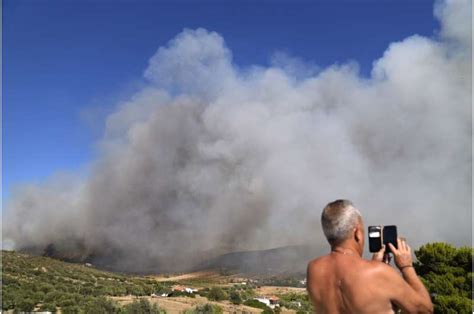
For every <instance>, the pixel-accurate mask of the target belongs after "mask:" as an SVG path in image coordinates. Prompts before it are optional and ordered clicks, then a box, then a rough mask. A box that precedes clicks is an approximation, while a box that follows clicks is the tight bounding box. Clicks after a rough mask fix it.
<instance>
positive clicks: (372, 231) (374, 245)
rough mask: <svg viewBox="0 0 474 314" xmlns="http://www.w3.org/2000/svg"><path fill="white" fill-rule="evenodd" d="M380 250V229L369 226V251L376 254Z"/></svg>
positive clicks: (379, 227)
mask: <svg viewBox="0 0 474 314" xmlns="http://www.w3.org/2000/svg"><path fill="white" fill-rule="evenodd" d="M381 248H382V227H381V226H369V251H370V252H371V253H374V252H378V251H380V249H381Z"/></svg>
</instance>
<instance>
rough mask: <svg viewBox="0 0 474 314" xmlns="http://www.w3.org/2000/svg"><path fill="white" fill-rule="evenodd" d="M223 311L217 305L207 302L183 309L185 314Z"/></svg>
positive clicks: (216, 313)
mask: <svg viewBox="0 0 474 314" xmlns="http://www.w3.org/2000/svg"><path fill="white" fill-rule="evenodd" d="M223 312H224V311H223V310H222V308H221V307H220V306H219V305H215V304H210V303H207V304H204V305H199V306H196V307H195V308H194V309H192V310H187V311H185V314H220V313H223Z"/></svg>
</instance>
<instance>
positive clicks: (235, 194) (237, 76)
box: [4, 0, 472, 270]
mask: <svg viewBox="0 0 474 314" xmlns="http://www.w3.org/2000/svg"><path fill="white" fill-rule="evenodd" d="M466 12H471V3H470V1H468V0H463V1H446V2H440V3H437V4H436V6H435V14H436V16H437V17H438V18H439V19H440V22H441V26H442V28H441V31H440V33H439V34H438V35H436V36H434V38H432V39H430V38H426V37H421V36H416V35H415V36H412V37H409V38H406V39H405V40H403V41H401V42H396V43H392V44H391V45H390V46H389V47H388V49H387V50H386V52H385V53H384V55H383V57H381V58H380V59H378V60H376V61H375V62H374V64H373V70H372V75H371V77H370V78H368V79H367V78H362V77H360V76H359V74H358V72H357V71H358V69H357V65H356V64H354V63H349V64H345V65H342V66H331V67H328V68H326V69H319V68H317V67H316V66H315V65H314V64H309V66H308V67H305V66H304V63H302V61H301V60H299V59H297V58H288V57H286V56H282V55H280V56H277V58H275V59H274V62H273V66H271V67H268V68H265V67H259V66H254V67H250V68H243V69H242V68H238V67H237V66H236V65H234V64H233V63H232V53H231V51H230V50H229V49H228V48H227V47H226V46H225V42H224V39H223V38H222V37H221V36H220V35H219V34H217V33H215V32H209V31H207V30H204V29H197V30H188V29H186V30H184V31H183V32H182V33H180V34H179V35H178V36H176V38H174V39H173V40H171V41H170V42H169V43H168V44H167V45H166V46H165V47H161V48H159V49H158V51H157V52H156V54H155V55H154V56H153V57H152V58H151V59H150V62H149V66H148V68H147V69H146V70H145V73H144V77H145V78H146V79H147V81H148V85H147V86H146V87H145V88H143V90H141V91H139V92H138V93H137V94H136V95H134V96H133V97H131V99H129V100H128V101H127V102H124V103H121V104H120V105H118V107H117V109H116V111H115V112H114V113H113V114H111V115H110V116H109V117H108V118H107V120H106V131H105V134H104V137H103V139H102V140H101V142H100V147H101V152H100V157H99V158H98V160H97V161H96V162H94V164H93V165H92V166H91V172H90V174H89V176H88V177H87V178H86V179H77V178H71V177H66V178H64V177H61V178H52V179H51V180H49V181H48V182H46V183H44V184H40V185H35V184H32V185H26V186H23V187H20V188H19V189H18V190H17V191H16V192H15V193H13V195H12V197H11V200H10V202H9V204H8V206H7V210H6V214H7V215H6V217H5V220H4V223H5V226H4V230H5V232H6V238H7V239H10V240H12V241H14V243H15V245H16V247H18V248H23V247H45V246H46V245H48V244H50V243H54V244H56V245H58V246H59V247H61V245H67V243H69V242H71V241H72V242H74V241H79V242H81V247H83V248H85V250H86V251H87V252H89V253H93V254H96V255H103V256H105V257H107V256H110V259H111V261H110V262H111V263H115V264H117V263H118V264H119V267H121V268H123V269H132V270H134V269H136V268H137V267H149V266H150V265H158V267H168V268H170V267H171V266H169V265H170V263H172V264H173V267H181V266H182V265H187V266H189V265H192V264H194V263H196V262H197V261H199V260H200V259H201V258H202V257H203V256H206V254H207V253H209V252H213V254H214V253H219V252H228V251H232V250H242V249H264V248H270V247H276V246H283V245H289V244H302V243H313V244H318V245H320V246H325V245H326V244H325V239H324V236H323V233H322V231H321V226H320V212H321V209H322V208H323V206H324V205H325V204H326V203H327V202H329V201H332V200H334V199H336V198H349V199H351V200H353V201H354V202H355V205H356V206H357V207H358V208H359V209H360V210H361V212H362V213H363V216H364V218H365V221H366V224H396V225H398V227H399V232H400V233H403V234H404V235H405V236H406V237H407V238H408V239H409V241H410V243H412V244H413V245H414V246H417V245H420V244H423V243H426V242H430V241H448V242H452V243H455V244H468V243H470V231H471V219H467V218H471V187H472V185H471V166H472V165H471V145H472V141H471V106H470V102H471V59H470V57H471V27H470V25H471V24H470V23H471V22H470V19H471V17H470V14H468V13H466ZM117 256H118V257H117ZM114 258H120V262H118V261H116V260H113V261H112V259H114Z"/></svg>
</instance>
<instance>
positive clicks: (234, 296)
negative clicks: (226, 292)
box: [229, 291, 242, 304]
mask: <svg viewBox="0 0 474 314" xmlns="http://www.w3.org/2000/svg"><path fill="white" fill-rule="evenodd" d="M229 300H230V302H232V303H233V304H241V303H242V298H241V297H240V293H239V292H237V291H232V292H231V293H230V296H229Z"/></svg>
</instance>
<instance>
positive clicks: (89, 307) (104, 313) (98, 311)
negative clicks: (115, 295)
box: [84, 297, 120, 314]
mask: <svg viewBox="0 0 474 314" xmlns="http://www.w3.org/2000/svg"><path fill="white" fill-rule="evenodd" d="M119 310H120V308H119V307H118V305H117V304H116V303H115V302H113V301H112V300H108V299H106V298H104V297H99V298H94V299H92V300H90V301H88V302H86V303H85V304H84V312H85V313H86V314H89V313H90V314H109V313H118V312H119Z"/></svg>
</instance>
